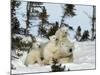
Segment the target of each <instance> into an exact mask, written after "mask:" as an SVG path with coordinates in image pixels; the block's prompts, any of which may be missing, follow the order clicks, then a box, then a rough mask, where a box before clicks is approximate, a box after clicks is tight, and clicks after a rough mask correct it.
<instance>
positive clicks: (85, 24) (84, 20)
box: [17, 2, 93, 35]
mask: <svg viewBox="0 0 100 75" xmlns="http://www.w3.org/2000/svg"><path fill="white" fill-rule="evenodd" d="M43 5H44V6H45V7H46V9H47V13H48V15H50V16H49V17H48V20H49V22H53V23H55V21H58V22H59V23H60V21H61V16H62V15H63V8H62V6H63V4H54V3H44V4H43ZM19 8H20V9H19V10H17V17H18V19H19V20H20V24H21V27H25V22H24V21H23V20H25V17H24V18H23V17H22V14H23V13H25V12H26V2H22V4H21V6H20V7H19ZM75 9H76V10H75V13H76V14H77V15H76V16H74V17H72V18H65V23H67V24H69V25H70V26H73V28H74V29H75V30H76V28H77V26H79V25H80V26H81V28H82V32H83V31H84V30H89V31H90V30H91V20H90V18H89V17H88V16H87V15H86V14H85V13H84V12H86V13H87V14H88V15H89V16H92V11H93V9H92V6H84V5H75ZM22 18H23V19H22ZM39 21H40V20H32V22H33V23H32V24H33V25H34V24H35V25H36V24H38V23H39ZM37 30H38V28H31V29H30V33H32V34H33V35H36V34H37Z"/></svg>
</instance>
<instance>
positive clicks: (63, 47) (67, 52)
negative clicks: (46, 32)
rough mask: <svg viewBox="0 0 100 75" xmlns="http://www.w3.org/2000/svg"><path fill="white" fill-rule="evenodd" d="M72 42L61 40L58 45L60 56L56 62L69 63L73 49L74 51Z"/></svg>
mask: <svg viewBox="0 0 100 75" xmlns="http://www.w3.org/2000/svg"><path fill="white" fill-rule="evenodd" d="M74 48H75V47H74V43H72V42H69V41H66V42H61V44H60V46H59V51H60V57H59V59H58V62H59V63H60V64H61V63H71V62H73V51H74Z"/></svg>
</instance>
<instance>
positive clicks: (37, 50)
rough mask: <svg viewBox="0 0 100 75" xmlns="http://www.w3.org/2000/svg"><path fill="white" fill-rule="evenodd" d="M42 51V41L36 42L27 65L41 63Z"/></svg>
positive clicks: (27, 58) (28, 57) (27, 59)
mask: <svg viewBox="0 0 100 75" xmlns="http://www.w3.org/2000/svg"><path fill="white" fill-rule="evenodd" d="M41 51H42V49H41V45H40V43H38V42H36V43H34V47H32V50H31V51H30V52H29V53H28V55H27V57H26V60H25V65H29V64H34V63H36V62H37V63H39V64H41Z"/></svg>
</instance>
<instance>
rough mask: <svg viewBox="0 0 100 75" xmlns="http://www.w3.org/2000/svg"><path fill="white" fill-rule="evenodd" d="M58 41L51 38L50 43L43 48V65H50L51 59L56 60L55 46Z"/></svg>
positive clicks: (54, 37)
mask: <svg viewBox="0 0 100 75" xmlns="http://www.w3.org/2000/svg"><path fill="white" fill-rule="evenodd" d="M57 43H58V40H57V38H56V36H55V35H54V36H51V37H50V41H49V42H48V44H47V45H46V46H45V48H44V52H43V55H44V63H45V64H51V63H52V58H57V56H56V55H54V54H55V53H56V52H57V51H58V49H59V48H58V46H57Z"/></svg>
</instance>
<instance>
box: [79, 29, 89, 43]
mask: <svg viewBox="0 0 100 75" xmlns="http://www.w3.org/2000/svg"><path fill="white" fill-rule="evenodd" d="M87 40H89V31H88V30H85V31H84V32H83V35H82V38H81V40H80V41H87Z"/></svg>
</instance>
